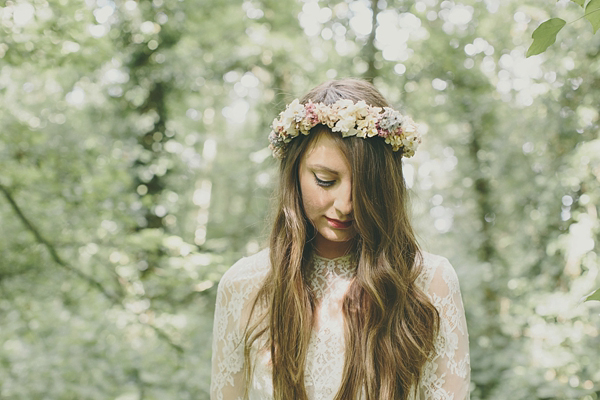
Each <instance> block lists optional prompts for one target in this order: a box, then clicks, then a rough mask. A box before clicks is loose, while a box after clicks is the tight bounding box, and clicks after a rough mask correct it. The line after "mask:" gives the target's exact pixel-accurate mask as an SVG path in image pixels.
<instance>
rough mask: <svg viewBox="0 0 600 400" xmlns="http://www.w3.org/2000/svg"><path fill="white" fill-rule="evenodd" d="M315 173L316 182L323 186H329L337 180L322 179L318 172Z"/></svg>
mask: <svg viewBox="0 0 600 400" xmlns="http://www.w3.org/2000/svg"><path fill="white" fill-rule="evenodd" d="M313 175H314V176H315V182H316V183H317V185H319V186H321V187H329V186H331V185H333V184H334V183H335V181H324V180H322V179H319V178H318V177H317V175H316V174H313Z"/></svg>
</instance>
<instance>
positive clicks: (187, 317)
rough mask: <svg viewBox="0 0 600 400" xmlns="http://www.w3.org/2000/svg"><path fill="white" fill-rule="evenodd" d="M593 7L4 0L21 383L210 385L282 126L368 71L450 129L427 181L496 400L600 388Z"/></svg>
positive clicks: (121, 391)
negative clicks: (536, 40)
mask: <svg viewBox="0 0 600 400" xmlns="http://www.w3.org/2000/svg"><path fill="white" fill-rule="evenodd" d="M576 3H581V1H579V2H574V1H566V0H559V1H558V2H556V1H554V0H525V1H517V0H463V1H461V0H455V1H452V0H444V1H438V0H417V1H404V0H379V1H371V0H369V1H366V0H320V1H318V0H243V1H242V0H212V1H211V0H187V1H181V0H153V1H150V0H143V1H142V0H140V1H134V0H128V1H121V0H115V1H113V0H28V1H24V0H10V1H6V0H3V1H1V2H0V4H1V6H0V192H1V193H0V398H2V399H11V400H12V399H28V400H29V399H118V400H142V399H208V398H209V394H208V392H209V385H210V356H211V331H212V317H213V307H214V301H215V294H216V287H217V284H218V281H219V279H220V277H221V275H222V274H223V272H224V271H226V270H227V268H228V267H229V266H230V265H232V264H233V262H235V261H236V260H237V259H238V258H240V257H242V256H246V255H249V254H253V253H255V252H257V251H258V250H259V249H261V248H262V247H264V246H265V239H266V236H267V233H268V229H269V228H268V214H269V204H270V198H271V194H272V190H273V187H274V182H275V178H276V166H277V164H276V162H275V161H274V160H273V159H272V158H271V157H270V151H269V150H268V149H267V145H268V141H267V135H268V133H269V131H270V128H269V125H270V123H271V121H272V120H273V118H274V117H275V116H276V115H277V113H278V112H280V111H281V110H282V109H283V108H284V107H285V104H286V103H288V102H289V101H291V100H292V99H293V98H295V97H299V96H301V95H302V94H303V93H304V92H306V91H308V90H309V89H310V88H312V87H313V86H315V85H316V84H318V83H320V82H322V81H324V80H327V79H332V78H339V77H349V76H355V77H364V78H367V79H371V80H372V81H373V82H374V83H375V85H376V86H377V87H378V88H379V89H380V90H381V91H382V92H383V94H384V95H385V96H386V97H387V98H388V99H389V100H390V102H391V103H393V104H394V105H395V106H396V107H403V109H404V110H406V112H407V113H408V114H410V115H412V116H413V117H414V119H415V120H416V121H417V122H419V123H421V124H423V126H424V128H425V130H426V132H427V133H426V135H425V136H424V142H423V144H422V146H421V148H420V150H419V151H418V152H417V155H416V156H415V157H414V158H411V159H408V160H406V161H405V172H406V181H407V183H408V185H409V186H410V187H411V188H412V191H413V193H412V196H413V201H412V204H413V208H414V221H415V226H416V229H417V231H418V234H419V236H420V238H421V243H422V245H423V248H424V249H426V250H428V251H430V252H434V253H437V254H442V255H444V256H446V257H448V258H449V259H450V261H451V262H452V264H453V265H454V266H455V268H456V270H457V273H458V275H459V278H460V281H461V288H462V293H463V298H464V303H465V308H466V312H467V319H468V324H469V333H470V338H471V363H472V399H512V400H520V399H528V400H529V399H585V400H594V399H598V398H599V396H600V356H599V355H600V351H599V349H600V336H599V329H600V316H599V313H600V302H597V301H589V302H582V301H581V299H582V298H583V297H584V296H585V295H587V294H589V293H591V292H592V291H593V290H595V289H596V288H598V287H599V286H600V278H599V277H598V272H599V264H600V260H599V256H598V254H597V252H596V250H595V247H596V242H597V241H598V240H599V238H600V224H599V220H598V201H599V198H600V139H599V115H598V104H600V60H599V57H598V55H599V52H600V35H594V34H593V30H592V27H591V25H590V24H589V22H587V21H586V20H585V19H581V18H580V17H581V16H582V15H583V10H582V8H581V7H580V6H579V5H578V4H576ZM553 16H560V17H561V18H563V19H566V20H567V21H573V22H572V23H569V24H567V26H566V27H565V28H564V29H563V31H561V32H560V34H559V37H558V40H557V43H556V44H554V45H553V46H552V47H550V48H549V49H548V51H546V52H545V53H543V54H541V55H537V56H533V57H530V58H526V57H525V53H526V51H527V48H528V47H529V45H530V43H531V33H532V31H533V30H534V29H535V28H536V27H537V26H538V25H539V24H540V22H542V21H544V20H546V19H548V18H550V17H553Z"/></svg>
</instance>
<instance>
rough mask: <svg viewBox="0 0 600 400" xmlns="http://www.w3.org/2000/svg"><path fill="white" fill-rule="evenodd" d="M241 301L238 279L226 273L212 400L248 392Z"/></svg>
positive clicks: (219, 300) (220, 294) (217, 321)
mask: <svg viewBox="0 0 600 400" xmlns="http://www.w3.org/2000/svg"><path fill="white" fill-rule="evenodd" d="M240 300H241V298H240V296H239V290H238V289H237V288H236V285H235V282H233V281H232V280H231V279H229V277H228V274H225V275H224V276H223V278H222V279H221V281H220V282H219V288H218V290H217V303H216V305H215V320H214V325H213V343H212V372H211V382H210V398H211V400H238V399H239V400H241V399H242V397H243V395H244V385H245V382H244V346H243V344H242V343H241V342H242V340H243V336H242V330H241V329H240V327H239V326H238V322H239V320H240V317H241V315H240V314H241V307H240V308H239V309H238V307H236V306H235V303H236V302H239V301H240Z"/></svg>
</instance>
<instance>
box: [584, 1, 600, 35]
mask: <svg viewBox="0 0 600 400" xmlns="http://www.w3.org/2000/svg"><path fill="white" fill-rule="evenodd" d="M585 18H586V19H587V20H588V21H590V24H592V28H593V29H594V33H596V31H597V30H598V28H600V0H590V2H589V3H588V4H587V6H585Z"/></svg>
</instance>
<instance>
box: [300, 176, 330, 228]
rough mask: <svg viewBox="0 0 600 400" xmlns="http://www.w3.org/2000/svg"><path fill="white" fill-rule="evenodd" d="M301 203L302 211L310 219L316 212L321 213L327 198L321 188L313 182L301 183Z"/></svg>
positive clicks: (324, 209) (325, 206)
mask: <svg viewBox="0 0 600 400" xmlns="http://www.w3.org/2000/svg"><path fill="white" fill-rule="evenodd" d="M302 204H303V206H304V211H305V212H306V216H307V217H308V218H309V219H312V218H314V217H316V216H318V214H321V213H323V212H325V211H326V209H327V198H326V196H325V195H324V193H323V190H322V189H321V188H319V187H317V186H316V185H315V184H313V185H311V184H310V183H308V184H303V185H302Z"/></svg>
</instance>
